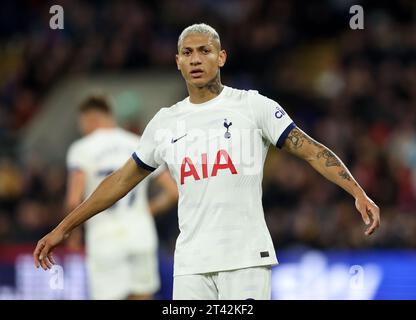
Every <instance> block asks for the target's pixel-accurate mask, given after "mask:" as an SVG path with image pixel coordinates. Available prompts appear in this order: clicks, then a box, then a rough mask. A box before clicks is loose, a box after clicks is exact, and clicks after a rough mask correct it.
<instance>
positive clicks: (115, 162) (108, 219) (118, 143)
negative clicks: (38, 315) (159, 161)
mask: <svg viewBox="0 0 416 320" xmlns="http://www.w3.org/2000/svg"><path fill="white" fill-rule="evenodd" d="M79 125H80V129H81V131H82V133H83V135H84V137H83V138H81V139H79V140H77V141H75V142H74V143H73V144H72V145H71V146H70V148H69V150H68V154H67V166H68V170H69V181H68V189H67V195H66V207H67V209H68V210H69V211H72V210H73V209H74V208H75V207H77V206H78V205H79V204H80V203H81V202H82V201H83V199H84V198H85V197H86V196H88V195H89V194H90V193H91V192H92V190H94V189H95V187H96V186H97V185H98V184H99V183H100V181H101V180H102V179H103V178H104V177H105V176H107V175H109V174H111V173H112V172H113V171H114V170H116V169H117V168H118V167H120V166H121V165H122V164H123V163H124V161H125V159H126V158H127V157H129V156H130V155H131V153H132V152H133V150H134V149H135V147H136V146H137V143H138V141H139V136H137V135H135V134H133V133H131V132H128V131H126V130H124V129H122V128H120V127H118V126H117V125H116V122H115V119H114V117H113V114H112V110H111V107H110V104H109V102H108V100H107V99H106V98H105V97H102V96H90V97H88V98H87V99H86V100H84V101H83V102H82V103H81V105H80V108H79ZM154 177H155V181H156V182H157V183H158V184H159V185H160V186H161V187H162V189H163V192H161V193H159V195H158V196H156V197H154V198H153V199H152V201H151V202H150V203H148V200H147V189H148V188H147V187H148V182H149V179H145V180H144V181H143V183H142V184H140V186H138V187H136V188H134V189H133V190H132V191H131V192H130V193H129V194H127V195H126V196H125V197H124V198H123V199H121V200H120V201H119V202H117V203H116V204H114V205H113V206H112V207H111V208H109V209H107V210H106V211H105V212H104V213H103V214H101V215H99V216H96V217H94V218H93V219H91V220H90V221H88V223H87V224H86V260H87V270H88V280H89V290H90V295H91V298H92V299H125V298H129V299H151V298H152V296H153V295H154V293H155V292H156V291H157V290H158V289H159V286H160V281H159V271H158V262H157V246H158V239H157V233H156V228H155V223H154V220H153V217H152V213H156V212H160V211H164V210H166V209H168V208H169V207H171V206H172V205H174V204H175V203H176V201H177V188H176V185H175V182H174V181H173V180H172V179H171V177H170V175H169V173H168V172H167V170H164V169H163V168H162V170H159V171H158V172H157V173H155V175H154ZM71 238H72V237H71ZM71 238H69V239H68V240H70V239H71Z"/></svg>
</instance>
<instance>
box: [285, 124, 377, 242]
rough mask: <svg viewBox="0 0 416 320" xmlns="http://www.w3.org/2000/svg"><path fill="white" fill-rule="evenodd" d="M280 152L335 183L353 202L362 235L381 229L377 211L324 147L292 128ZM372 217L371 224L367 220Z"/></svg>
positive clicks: (340, 162)
mask: <svg viewBox="0 0 416 320" xmlns="http://www.w3.org/2000/svg"><path fill="white" fill-rule="evenodd" d="M283 149H284V150H286V151H288V152H289V153H291V154H294V155H295V156H297V157H299V158H301V159H304V160H306V161H308V162H309V164H310V165H311V166H312V167H313V168H314V169H315V170H316V171H318V172H319V173H320V174H321V175H323V176H324V177H325V178H327V179H328V180H330V181H332V182H334V183H336V184H337V185H339V186H340V187H341V188H343V189H344V190H345V191H347V192H348V193H349V194H351V195H352V196H353V197H354V198H355V206H356V208H357V210H358V211H359V212H360V213H361V216H362V218H363V220H364V222H365V224H366V225H368V224H370V223H371V220H372V223H371V225H370V226H369V227H368V229H367V230H366V231H365V234H366V235H371V234H372V233H373V232H374V231H375V229H377V228H378V227H379V226H380V209H379V208H378V206H377V205H376V204H375V203H374V202H373V201H372V200H371V199H370V198H369V197H368V196H367V195H366V193H365V192H364V190H363V189H362V188H361V187H360V186H359V184H358V183H357V181H356V180H355V179H354V177H353V176H352V175H351V173H350V172H349V170H348V169H347V167H346V166H345V165H344V164H343V163H342V161H341V160H340V159H339V158H338V157H337V156H336V155H335V154H334V153H333V152H332V151H331V150H330V149H328V148H327V147H325V146H324V145H322V144H321V143H318V142H316V141H315V140H314V139H312V138H311V137H309V136H308V135H307V134H306V133H304V132H303V131H302V130H300V129H299V128H297V127H295V128H293V129H292V131H291V132H290V133H289V135H288V137H287V138H286V140H285V143H284V145H283ZM370 217H371V220H370Z"/></svg>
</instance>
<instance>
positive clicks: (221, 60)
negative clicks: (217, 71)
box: [218, 50, 227, 68]
mask: <svg viewBox="0 0 416 320" xmlns="http://www.w3.org/2000/svg"><path fill="white" fill-rule="evenodd" d="M225 61H227V52H226V51H225V50H220V52H219V54H218V65H219V67H220V68H221V67H223V66H224V64H225Z"/></svg>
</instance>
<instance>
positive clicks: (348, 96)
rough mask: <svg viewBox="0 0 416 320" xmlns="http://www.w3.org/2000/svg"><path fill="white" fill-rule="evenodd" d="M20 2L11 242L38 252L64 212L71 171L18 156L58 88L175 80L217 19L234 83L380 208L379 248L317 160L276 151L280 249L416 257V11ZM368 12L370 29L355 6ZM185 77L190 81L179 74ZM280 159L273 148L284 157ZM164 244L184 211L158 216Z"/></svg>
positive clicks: (3, 122) (8, 129)
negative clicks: (73, 80)
mask: <svg viewBox="0 0 416 320" xmlns="http://www.w3.org/2000/svg"><path fill="white" fill-rule="evenodd" d="M53 4H60V5H61V6H62V7H63V8H64V13H65V20H64V26H65V28H64V30H51V29H50V28H49V19H50V17H51V14H50V13H49V7H50V6H51V5H52V3H49V2H42V1H21V2H14V1H8V2H4V4H3V3H2V10H1V13H0V40H1V42H0V43H1V46H0V241H1V242H2V243H18V242H20V243H21V242H25V243H27V242H33V241H35V240H38V239H39V237H40V236H42V235H43V234H45V232H46V231H48V230H49V229H50V228H51V227H52V226H54V225H55V224H56V222H57V221H58V220H59V219H61V218H62V216H63V215H64V212H63V208H62V203H63V201H62V200H63V195H64V191H65V179H66V173H65V164H63V163H62V164H56V165H50V164H49V163H48V161H47V159H41V158H39V157H37V156H36V155H33V157H32V158H31V160H30V161H28V162H25V163H23V162H22V161H21V159H20V157H19V153H18V152H17V150H18V146H19V141H20V138H21V135H22V132H23V130H24V128H25V127H26V126H27V125H28V124H29V123H30V121H31V120H32V119H33V117H34V115H36V113H37V112H38V110H40V108H41V106H42V101H43V98H45V97H46V95H47V94H48V92H49V91H50V90H51V88H52V87H53V85H54V84H55V83H56V82H57V81H59V80H61V79H64V78H65V77H67V76H69V75H73V74H81V75H82V74H93V73H100V72H130V71H140V70H156V69H157V70H161V69H162V70H174V69H175V65H174V54H175V52H176V42H177V37H178V35H179V33H180V32H181V31H182V29H183V28H184V27H186V26H187V25H189V24H192V23H195V22H206V23H209V24H211V25H212V26H214V27H215V28H216V29H217V31H218V32H219V33H220V36H221V40H222V45H223V47H224V48H225V49H226V50H227V52H228V61H227V64H226V66H225V67H224V68H223V70H222V80H223V83H224V84H226V85H229V86H235V87H237V88H246V89H249V88H250V89H257V90H259V91H260V92H261V93H262V94H265V95H267V96H269V97H270V98H272V99H274V100H276V101H278V102H279V103H280V104H281V105H282V106H283V107H284V108H285V109H286V111H287V112H288V113H289V114H290V115H291V117H292V118H293V119H294V120H295V122H296V124H297V125H298V126H299V127H300V128H302V129H304V130H305V131H306V132H307V133H308V134H310V135H311V136H312V137H314V138H315V139H317V140H318V141H320V142H322V143H324V144H326V145H327V146H328V147H330V148H331V149H332V150H334V151H335V153H337V155H339V156H340V158H341V159H343V161H344V162H345V163H346V164H347V166H348V167H349V168H350V169H351V171H352V174H353V175H354V176H355V177H356V178H357V180H358V182H359V183H360V184H361V186H362V187H363V188H364V189H365V190H366V192H367V193H368V195H369V196H370V197H371V198H372V199H373V200H374V201H375V202H376V203H377V204H378V205H379V206H380V208H381V213H382V226H381V229H380V230H379V231H378V233H377V234H376V235H375V236H374V237H372V238H371V239H367V238H366V237H365V236H364V230H365V227H364V224H363V222H362V220H361V217H360V214H359V213H358V212H357V211H356V210H355V207H354V199H353V198H352V197H351V196H350V195H348V194H347V193H346V192H345V191H343V190H341V189H340V188H339V187H337V186H335V185H333V184H331V183H330V182H328V181H326V180H325V179H324V178H322V177H321V176H319V175H318V174H317V173H316V172H315V171H314V170H313V169H312V168H311V167H309V166H308V165H307V164H306V163H304V162H302V161H300V160H298V159H295V158H294V157H292V156H290V155H287V154H285V153H284V152H280V151H278V150H270V152H269V155H268V160H267V162H266V167H265V173H264V196H263V202H264V209H265V213H266V220H267V223H268V226H269V229H270V231H271V233H272V237H273V240H274V242H275V244H276V248H277V249H280V248H285V247H292V246H304V245H306V246H314V247H319V248H365V247H376V248H381V247H383V248H385V247H388V248H395V247H397V248H398V247H400V248H405V247H411V248H415V247H416V2H414V1H412V0H400V1H389V2H386V3H385V2H382V1H381V2H380V1H374V2H372V1H369V2H362V1H355V2H354V3H353V2H351V3H349V2H348V1H336V0H326V1H307V2H305V1H300V0H298V1H289V0H285V1H251V0H230V1H213V0H197V1H196V0H182V1H174V0H162V1H153V2H148V1H143V2H135V1H111V2H110V1H108V2H102V1H89V2H85V1H69V0H68V1H56V2H54V3H53ZM353 4H362V6H363V8H364V14H365V20H364V21H365V23H364V27H365V28H364V30H351V29H350V27H349V19H350V17H351V16H352V14H350V13H349V7H350V6H351V5H353ZM178 81H182V79H181V78H180V76H179V75H178ZM271 149H272V148H271ZM157 219H158V221H157V222H158V227H159V231H160V233H159V234H160V237H161V239H162V244H167V245H169V246H170V245H172V243H173V242H174V240H175V237H176V235H177V224H175V223H171V222H172V221H176V220H175V219H176V217H175V216H174V214H171V215H167V216H164V217H158V218H157Z"/></svg>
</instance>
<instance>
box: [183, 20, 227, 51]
mask: <svg viewBox="0 0 416 320" xmlns="http://www.w3.org/2000/svg"><path fill="white" fill-rule="evenodd" d="M193 33H200V34H206V35H208V36H209V37H210V38H211V39H213V40H215V41H216V42H217V43H218V48H219V49H221V40H220V36H219V35H218V32H217V31H216V30H215V29H214V28H213V27H211V26H210V25H207V24H205V23H195V24H193V25H191V26H189V27H186V28H185V29H184V30H183V31H182V33H181V35H180V36H179V39H178V50H179V48H180V46H181V44H182V41H183V39H185V37H187V36H188V35H190V34H193Z"/></svg>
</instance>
